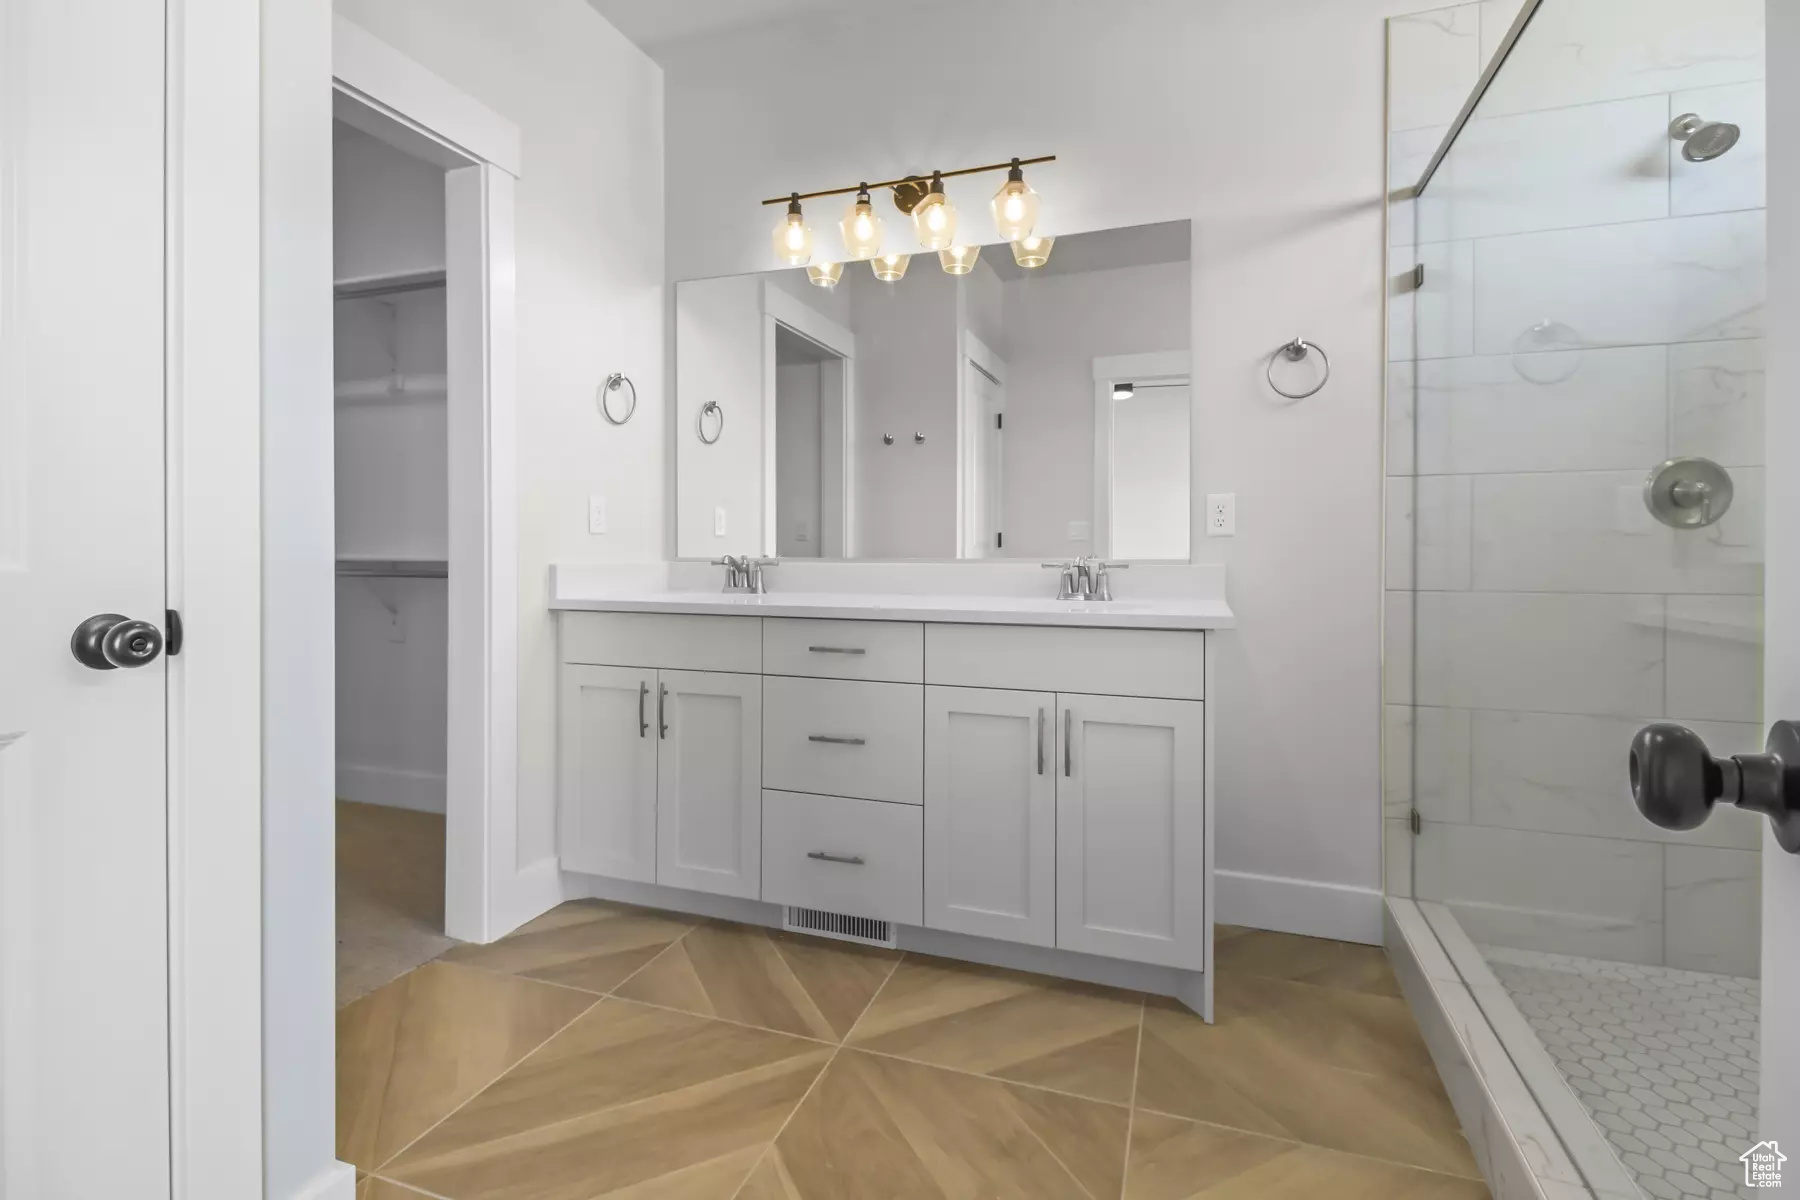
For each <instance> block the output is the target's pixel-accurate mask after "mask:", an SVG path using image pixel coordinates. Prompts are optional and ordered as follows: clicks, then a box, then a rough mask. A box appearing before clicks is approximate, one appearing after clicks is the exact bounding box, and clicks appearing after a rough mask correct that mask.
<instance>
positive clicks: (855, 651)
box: [807, 646, 868, 654]
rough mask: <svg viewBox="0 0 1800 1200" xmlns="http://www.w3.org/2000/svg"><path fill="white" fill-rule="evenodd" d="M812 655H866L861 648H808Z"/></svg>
mask: <svg viewBox="0 0 1800 1200" xmlns="http://www.w3.org/2000/svg"><path fill="white" fill-rule="evenodd" d="M807 650H809V651H811V652H812V653H814V654H867V653H868V651H867V650H865V649H863V648H862V647H861V646H808V647H807Z"/></svg>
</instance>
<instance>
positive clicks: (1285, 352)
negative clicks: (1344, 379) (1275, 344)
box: [1264, 337, 1331, 400]
mask: <svg viewBox="0 0 1800 1200" xmlns="http://www.w3.org/2000/svg"><path fill="white" fill-rule="evenodd" d="M1315 350H1316V351H1318V354H1319V359H1320V361H1321V362H1323V363H1324V364H1325V375H1324V377H1323V378H1321V379H1320V380H1319V382H1318V383H1316V384H1314V385H1313V387H1312V390H1311V391H1307V392H1284V391H1282V390H1281V385H1280V384H1278V383H1276V382H1275V360H1276V359H1277V358H1285V359H1287V360H1288V361H1289V362H1292V363H1297V362H1303V361H1305V359H1306V356H1307V355H1308V354H1311V353H1312V352H1313V351H1315ZM1264 375H1265V376H1266V377H1267V378H1268V380H1269V386H1270V387H1271V388H1273V389H1274V391H1275V394H1276V395H1277V396H1281V397H1283V398H1284V399H1287V400H1304V399H1306V398H1307V397H1308V396H1316V395H1318V394H1319V391H1320V389H1321V388H1323V387H1324V386H1325V385H1326V384H1327V383H1330V382H1331V356H1330V355H1328V354H1326V353H1325V348H1324V347H1323V346H1321V345H1319V344H1318V343H1317V342H1309V341H1307V340H1306V339H1305V338H1298V337H1297V338H1295V339H1294V340H1293V341H1291V342H1289V343H1288V344H1287V345H1285V346H1282V347H1280V348H1278V349H1277V350H1276V351H1275V353H1273V354H1271V355H1269V367H1268V370H1267V371H1265V372H1264Z"/></svg>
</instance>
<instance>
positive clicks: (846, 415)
mask: <svg viewBox="0 0 1800 1200" xmlns="http://www.w3.org/2000/svg"><path fill="white" fill-rule="evenodd" d="M782 326H785V327H786V328H787V330H788V331H789V332H790V333H794V334H798V335H799V336H800V337H803V338H805V339H806V340H807V341H809V342H813V343H815V344H817V345H819V346H823V347H824V348H825V349H827V350H829V351H831V352H832V353H833V354H835V355H837V357H838V366H837V368H836V371H835V376H836V378H837V379H838V381H839V384H840V386H839V387H838V388H836V389H833V391H832V392H831V393H830V394H828V393H827V391H826V389H824V388H823V387H821V388H820V391H819V453H820V460H821V461H820V472H819V513H820V520H819V528H818V530H817V531H816V534H817V536H818V538H819V553H820V557H821V558H838V557H842V558H850V557H852V555H853V554H854V553H855V550H854V541H855V539H854V535H853V533H852V530H854V528H855V526H856V521H855V512H854V509H853V504H854V501H853V496H854V494H855V491H856V468H855V459H854V450H855V441H854V438H855V430H856V335H855V334H854V333H851V332H850V331H849V330H848V329H846V328H844V327H843V326H842V325H839V324H838V323H837V322H836V321H833V320H832V319H831V318H829V317H827V316H825V315H824V314H823V313H821V312H819V311H818V310H817V309H814V308H812V307H810V306H809V305H806V304H803V303H802V302H800V301H799V300H796V299H795V298H794V297H793V296H790V295H789V294H788V293H787V292H785V291H783V290H781V289H780V288H779V287H776V286H775V285H774V284H773V283H771V282H770V281H769V280H766V279H765V280H763V285H762V411H763V417H762V513H761V520H762V532H761V536H760V537H759V539H758V541H759V543H760V544H761V546H762V551H761V553H763V554H765V555H768V556H770V557H774V555H775V553H776V550H777V546H778V543H779V540H780V536H781V531H780V529H779V528H777V522H776V514H775V501H776V495H775V474H776V472H775V452H776V446H777V437H776V432H777V431H776V409H777V407H778V406H777V404H776V392H777V390H778V387H777V382H776V371H775V358H776V351H775V332H776V329H777V328H778V327H782ZM828 405H829V406H830V407H831V408H832V410H833V411H832V412H830V413H828V412H827V411H826V409H827V406H828ZM834 417H835V419H833V418H834ZM828 436H829V438H830V441H831V445H832V448H833V450H835V451H836V453H837V457H838V461H839V463H840V464H841V467H840V468H839V470H838V471H836V472H835V478H827V473H826V472H825V470H824V469H823V468H824V461H823V460H824V453H825V442H826V439H827V437H828ZM828 488H829V489H830V490H829V493H828V492H827V489H828ZM834 506H835V508H836V510H837V512H838V513H839V514H840V515H839V518H838V522H837V529H838V537H837V541H838V542H839V544H840V547H841V548H840V550H839V552H838V554H835V555H827V554H826V553H825V547H826V534H825V520H824V517H825V513H826V512H827V511H828V510H829V509H830V508H832V507H834Z"/></svg>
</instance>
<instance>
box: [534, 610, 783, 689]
mask: <svg viewBox="0 0 1800 1200" xmlns="http://www.w3.org/2000/svg"><path fill="white" fill-rule="evenodd" d="M562 661H564V662H569V663H596V664H600V665H604V666H613V667H662V668H667V669H670V670H676V671H731V672H735V673H738V674H742V675H755V674H758V673H759V672H761V670H762V619H761V618H759V617H703V616H689V615H686V614H682V613H602V612H565V613H563V614H562Z"/></svg>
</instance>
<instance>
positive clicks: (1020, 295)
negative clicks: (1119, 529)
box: [1001, 262, 1205, 558]
mask: <svg viewBox="0 0 1800 1200" xmlns="http://www.w3.org/2000/svg"><path fill="white" fill-rule="evenodd" d="M1193 280H1194V272H1193V269H1192V266H1191V264H1189V263H1186V262H1176V263H1156V264H1153V265H1150V266H1141V267H1119V268H1117V269H1114V270H1109V271H1083V272H1080V273H1077V274H1071V275H1046V276H1037V275H1029V274H1028V275H1026V276H1024V277H1023V278H1020V279H1013V280H1009V281H1007V282H1006V283H1005V284H1004V285H1003V286H1002V289H1001V290H1002V292H1003V293H1004V310H1005V314H1006V335H1005V339H1004V340H1005V343H1006V346H1007V362H1006V366H1007V378H1006V524H1005V529H1006V544H1007V556H1008V557H1014V556H1023V557H1026V558H1031V557H1037V558H1067V557H1070V556H1072V555H1078V554H1088V553H1091V552H1092V551H1093V548H1094V543H1093V539H1092V536H1091V532H1092V531H1091V529H1090V536H1089V537H1086V538H1082V539H1080V540H1071V539H1070V537H1069V522H1071V521H1081V522H1086V523H1087V524H1088V525H1089V526H1090V527H1091V525H1092V524H1093V519H1094V360H1095V359H1096V358H1104V357H1108V356H1111V355H1116V354H1154V353H1160V352H1164V351H1186V350H1187V349H1188V347H1189V339H1190V338H1191V337H1192V336H1193V328H1192V322H1191V321H1190V319H1189V316H1188V314H1189V311H1190V309H1191V307H1192V305H1191V289H1192V287H1193ZM1197 424H1200V425H1202V426H1204V424H1205V421H1204V419H1203V418H1202V419H1201V420H1200V421H1198V422H1197ZM1202 436H1204V434H1203V435H1202ZM1115 449H1116V450H1117V453H1116V454H1115V458H1116V461H1118V462H1120V463H1123V464H1129V462H1130V460H1129V459H1128V458H1126V457H1125V454H1126V453H1127V451H1126V450H1124V449H1121V448H1115ZM1184 457H1185V456H1184ZM1121 473H1123V472H1121ZM1122 556H1123V552H1122V551H1115V553H1114V557H1115V558H1116V557H1122ZM1180 557H1186V551H1183V553H1182V555H1181V556H1180Z"/></svg>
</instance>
